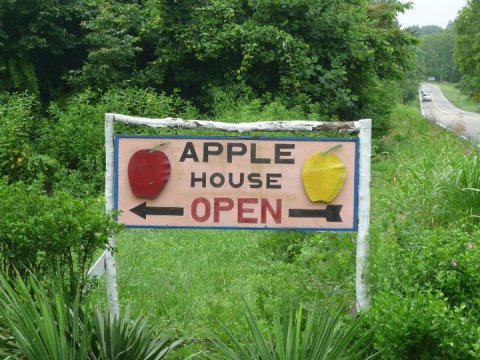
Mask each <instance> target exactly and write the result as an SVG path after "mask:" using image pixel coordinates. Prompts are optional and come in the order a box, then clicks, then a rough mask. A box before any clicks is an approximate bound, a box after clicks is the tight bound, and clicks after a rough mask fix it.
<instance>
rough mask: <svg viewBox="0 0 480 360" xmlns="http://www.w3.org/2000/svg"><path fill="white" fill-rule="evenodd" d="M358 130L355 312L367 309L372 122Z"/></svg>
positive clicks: (365, 123)
mask: <svg viewBox="0 0 480 360" xmlns="http://www.w3.org/2000/svg"><path fill="white" fill-rule="evenodd" d="M358 126H359V129H360V134H359V138H360V169H359V173H360V174H359V184H358V197H359V199H358V232H357V259H356V261H357V263H356V284H355V290H356V298H357V304H356V307H357V310H358V311H362V310H366V309H368V306H369V295H368V286H367V282H366V279H365V268H366V264H367V256H368V239H367V236H368V229H369V226H370V179H371V175H370V171H371V166H370V163H371V160H370V157H371V151H372V141H371V138H372V120H371V119H365V120H360V121H358Z"/></svg>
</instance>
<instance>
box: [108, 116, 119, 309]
mask: <svg viewBox="0 0 480 360" xmlns="http://www.w3.org/2000/svg"><path fill="white" fill-rule="evenodd" d="M113 121H114V116H113V114H105V160H106V169H105V170H106V172H105V210H106V212H107V214H112V213H113V210H114V206H115V205H114V145H113V140H114V125H113ZM114 250H115V235H112V236H110V237H109V239H108V248H107V250H106V252H105V269H106V271H107V295H108V307H109V310H110V315H112V316H116V317H118V315H119V313H120V308H119V305H118V288H117V265H116V263H115V258H114V257H113V251H114Z"/></svg>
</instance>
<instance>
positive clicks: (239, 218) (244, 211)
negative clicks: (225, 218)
mask: <svg viewBox="0 0 480 360" xmlns="http://www.w3.org/2000/svg"><path fill="white" fill-rule="evenodd" d="M245 204H258V199H254V198H240V199H238V213H237V221H238V223H239V224H241V223H247V224H256V223H257V222H258V219H257V218H249V217H245V216H244V214H252V213H253V212H255V209H252V208H246V207H245V206H244V205H245Z"/></svg>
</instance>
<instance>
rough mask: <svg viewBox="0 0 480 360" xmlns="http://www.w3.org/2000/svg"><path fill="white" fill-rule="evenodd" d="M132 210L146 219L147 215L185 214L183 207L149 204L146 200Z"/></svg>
mask: <svg viewBox="0 0 480 360" xmlns="http://www.w3.org/2000/svg"><path fill="white" fill-rule="evenodd" d="M130 211H131V212H133V213H134V214H135V215H138V216H140V217H141V218H144V219H146V218H147V215H170V216H183V208H181V207H165V206H147V203H146V202H143V203H141V204H140V205H137V206H135V207H134V208H131V209H130Z"/></svg>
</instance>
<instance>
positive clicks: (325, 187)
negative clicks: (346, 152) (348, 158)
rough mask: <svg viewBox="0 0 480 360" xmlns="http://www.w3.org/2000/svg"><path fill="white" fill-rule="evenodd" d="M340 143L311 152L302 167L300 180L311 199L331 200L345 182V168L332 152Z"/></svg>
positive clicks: (327, 201)
mask: <svg viewBox="0 0 480 360" xmlns="http://www.w3.org/2000/svg"><path fill="white" fill-rule="evenodd" d="M341 146H342V145H337V146H334V147H333V148H331V149H329V150H327V151H325V152H322V153H317V154H313V155H311V156H310V157H308V158H307V159H306V160H305V162H304V163H303V167H302V182H303V186H304V188H305V192H306V193H307V196H308V198H309V199H310V200H311V201H323V202H326V203H329V202H331V201H333V200H334V199H335V198H336V197H337V195H338V193H339V192H340V190H341V189H342V187H343V184H344V183H345V178H346V170H345V164H344V163H343V161H342V159H340V158H339V157H338V156H337V155H335V154H334V153H333V151H334V150H336V149H338V148H339V147H341Z"/></svg>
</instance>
